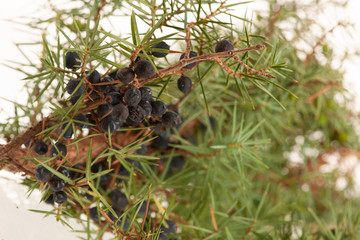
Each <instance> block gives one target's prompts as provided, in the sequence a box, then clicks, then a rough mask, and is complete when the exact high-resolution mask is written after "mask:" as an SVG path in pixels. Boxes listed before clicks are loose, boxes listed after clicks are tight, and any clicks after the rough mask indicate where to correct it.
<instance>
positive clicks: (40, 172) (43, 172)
mask: <svg viewBox="0 0 360 240" xmlns="http://www.w3.org/2000/svg"><path fill="white" fill-rule="evenodd" d="M51 176H52V173H51V172H50V171H49V170H48V169H46V168H45V167H44V166H38V167H37V168H36V169H35V177H36V179H37V180H39V181H40V182H48V181H50V179H51Z"/></svg>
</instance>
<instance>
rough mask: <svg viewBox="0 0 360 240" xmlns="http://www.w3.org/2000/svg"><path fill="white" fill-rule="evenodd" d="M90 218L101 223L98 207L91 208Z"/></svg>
mask: <svg viewBox="0 0 360 240" xmlns="http://www.w3.org/2000/svg"><path fill="white" fill-rule="evenodd" d="M89 213H90V218H91V219H92V220H94V221H99V211H98V209H97V207H92V208H90V211H89Z"/></svg>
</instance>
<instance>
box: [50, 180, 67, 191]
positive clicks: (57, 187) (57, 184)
mask: <svg viewBox="0 0 360 240" xmlns="http://www.w3.org/2000/svg"><path fill="white" fill-rule="evenodd" d="M49 186H50V188H51V189H52V190H53V191H54V192H58V191H62V190H63V189H64V188H65V181H64V180H62V179H61V178H59V177H58V176H53V177H52V178H51V180H50V181H49Z"/></svg>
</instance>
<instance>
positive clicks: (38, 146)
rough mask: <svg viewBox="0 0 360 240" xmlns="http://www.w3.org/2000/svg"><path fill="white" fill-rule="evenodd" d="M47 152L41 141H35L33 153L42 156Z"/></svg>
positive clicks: (44, 144) (46, 147)
mask: <svg viewBox="0 0 360 240" xmlns="http://www.w3.org/2000/svg"><path fill="white" fill-rule="evenodd" d="M47 151H48V146H47V145H46V143H45V142H44V141H41V140H36V142H35V144H34V152H35V153H37V154H39V155H44V154H46V153H47Z"/></svg>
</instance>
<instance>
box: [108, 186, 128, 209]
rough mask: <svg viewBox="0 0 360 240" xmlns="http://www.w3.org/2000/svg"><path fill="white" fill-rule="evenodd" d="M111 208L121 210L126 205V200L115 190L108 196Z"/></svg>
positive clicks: (123, 195)
mask: <svg viewBox="0 0 360 240" xmlns="http://www.w3.org/2000/svg"><path fill="white" fill-rule="evenodd" d="M109 198H110V199H111V206H112V207H113V208H114V209H117V210H123V209H124V208H125V207H126V206H127V205H128V200H127V198H126V196H125V194H123V193H122V192H121V191H120V190H117V189H115V190H114V191H112V192H111V193H110V194H109Z"/></svg>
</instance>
